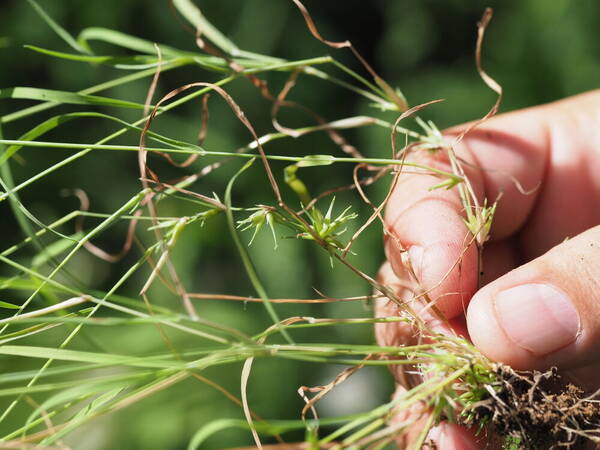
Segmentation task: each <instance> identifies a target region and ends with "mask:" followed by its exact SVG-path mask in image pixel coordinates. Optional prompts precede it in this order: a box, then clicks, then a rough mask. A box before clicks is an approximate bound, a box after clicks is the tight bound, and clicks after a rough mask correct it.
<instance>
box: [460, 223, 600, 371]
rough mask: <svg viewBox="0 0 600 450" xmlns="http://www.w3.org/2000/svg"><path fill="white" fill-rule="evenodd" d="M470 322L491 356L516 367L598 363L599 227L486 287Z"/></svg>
mask: <svg viewBox="0 0 600 450" xmlns="http://www.w3.org/2000/svg"><path fill="white" fill-rule="evenodd" d="M467 325H468V329H469V334H470V336H471V339H472V340H473V343H474V344H475V345H476V346H477V347H478V348H479V349H480V350H481V351H482V352H483V353H484V354H485V355H486V356H488V357H489V358H491V359H493V360H495V361H500V362H503V363H505V364H508V365H510V366H512V367H514V368H516V369H523V370H524V369H545V368H548V367H551V366H554V365H557V366H560V367H561V368H564V369H567V368H574V367H580V366H584V365H587V364H591V363H594V362H600V345H598V344H600V226H597V227H594V228H591V229H589V230H588V231H586V232H584V233H582V234H580V235H578V236H576V237H575V238H573V239H571V240H568V241H565V242H563V243H562V244H560V245H558V246H556V247H554V248H553V249H551V250H550V251H548V252H547V253H546V254H544V255H542V256H540V257H539V258H536V259H535V260H533V261H531V262H529V263H527V264H524V265H522V266H520V267H518V268H516V269H515V270H513V271H511V272H509V273H507V274H506V275H504V276H502V277H501V278H498V279H497V280H495V281H493V282H492V283H490V284H488V285H486V286H484V287H483V288H482V289H480V290H479V291H478V292H477V293H476V294H475V295H474V297H473V299H472V301H471V303H470V304H469V308H468V311H467Z"/></svg>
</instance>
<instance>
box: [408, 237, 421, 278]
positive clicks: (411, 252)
mask: <svg viewBox="0 0 600 450" xmlns="http://www.w3.org/2000/svg"><path fill="white" fill-rule="evenodd" d="M424 253H425V250H424V249H423V247H421V246H419V245H413V246H411V247H410V248H409V249H408V259H409V261H410V265H411V267H412V270H413V271H414V272H415V275H416V276H417V278H418V279H419V280H421V279H422V278H423V254H424Z"/></svg>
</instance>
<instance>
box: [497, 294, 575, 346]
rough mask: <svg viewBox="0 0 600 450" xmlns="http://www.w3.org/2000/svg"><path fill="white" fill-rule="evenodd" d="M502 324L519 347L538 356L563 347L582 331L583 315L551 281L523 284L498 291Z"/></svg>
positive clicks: (500, 321) (498, 308)
mask: <svg viewBox="0 0 600 450" xmlns="http://www.w3.org/2000/svg"><path fill="white" fill-rule="evenodd" d="M494 307H495V310H496V316H497V318H498V323H499V325H500V326H501V327H502V329H503V330H504V332H505V333H506V335H507V336H508V337H509V338H510V339H511V340H512V341H513V342H514V343H515V344H517V345H518V346H519V347H522V348H524V349H526V350H529V351H530V352H532V353H534V354H536V355H540V356H541V355H546V354H548V353H551V352H554V351H556V350H559V349H561V348H563V347H564V346H566V345H568V344H570V343H571V342H573V341H574V340H575V338H576V337H577V335H578V334H579V328H580V322H579V316H578V314H577V311H576V310H575V307H574V306H573V303H572V302H571V300H570V299H569V297H567V296H566V295H565V294H564V293H563V292H561V291H559V290H558V289H556V288H554V287H552V286H549V285H547V284H523V285H521V286H516V287H513V288H510V289H507V290H505V291H501V292H499V293H498V294H496V296H495V298H494Z"/></svg>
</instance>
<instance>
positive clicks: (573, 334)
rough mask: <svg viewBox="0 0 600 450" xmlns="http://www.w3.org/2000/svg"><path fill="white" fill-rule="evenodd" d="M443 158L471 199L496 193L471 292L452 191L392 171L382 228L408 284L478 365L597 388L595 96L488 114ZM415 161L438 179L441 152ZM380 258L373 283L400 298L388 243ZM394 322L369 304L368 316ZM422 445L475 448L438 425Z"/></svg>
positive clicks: (457, 431) (472, 252)
mask: <svg viewBox="0 0 600 450" xmlns="http://www.w3.org/2000/svg"><path fill="white" fill-rule="evenodd" d="M458 132H460V128H457V129H453V130H449V132H448V133H449V134H450V135H452V134H456V133H458ZM455 151H456V153H457V155H458V156H459V157H460V158H461V159H462V160H464V161H466V162H467V164H464V169H465V172H466V175H467V176H468V178H469V180H470V182H471V184H472V186H473V189H474V191H475V193H476V195H477V196H478V197H479V201H480V202H483V199H484V198H487V199H488V202H489V201H491V202H493V201H494V200H495V199H496V198H497V197H498V196H499V194H502V198H501V199H500V201H499V203H498V208H497V210H496V214H495V217H494V221H493V225H492V229H491V237H490V240H489V241H488V242H487V243H486V245H485V249H484V251H483V265H482V269H483V274H482V275H481V276H482V285H483V287H481V288H480V289H478V286H477V284H478V278H479V274H478V273H477V271H478V252H477V248H476V246H475V244H474V243H472V242H471V241H472V239H470V236H471V235H470V234H469V231H468V230H467V227H466V225H465V223H464V222H463V217H464V211H463V206H462V203H461V201H460V198H459V195H458V192H457V189H456V188H454V189H451V190H441V189H437V190H433V191H428V188H429V187H431V186H434V185H436V184H438V183H439V182H440V180H439V178H436V177H434V176H432V175H424V174H403V175H401V176H400V178H399V181H398V184H397V185H396V187H395V189H394V192H393V193H392V196H391V198H390V200H389V203H388V207H387V211H386V224H387V226H388V228H389V230H390V232H391V233H392V235H393V236H394V237H395V238H397V240H399V242H401V244H402V246H403V247H404V248H406V249H407V250H408V256H409V258H410V262H411V265H412V267H413V269H414V272H415V274H416V276H417V279H418V281H419V284H420V286H421V287H422V288H424V289H426V290H427V291H428V293H429V297H430V298H431V299H432V301H433V302H435V304H436V306H437V307H438V308H439V310H440V311H441V312H443V313H444V315H445V316H446V318H447V319H448V323H449V324H450V326H451V327H452V328H454V331H456V332H458V333H459V334H464V335H466V336H468V337H469V338H470V339H471V340H472V341H473V343H474V344H475V345H476V346H477V347H478V348H479V350H480V351H481V352H482V353H483V354H485V355H486V356H488V357H489V358H490V359H492V360H495V361H500V362H503V363H505V364H508V365H510V366H512V367H513V368H515V369H522V370H531V369H538V370H542V369H547V368H549V367H551V366H557V367H559V369H560V370H561V372H562V373H563V374H564V376H566V377H567V379H569V380H571V381H573V382H574V383H576V384H578V385H580V386H582V387H583V388H584V389H586V390H593V389H598V388H600V376H599V375H598V374H599V373H600V345H598V344H600V226H599V224H600V207H598V205H600V176H598V174H599V173H600V91H594V92H590V93H587V94H583V95H579V96H576V97H572V98H569V99H566V100H562V101H559V102H556V103H551V104H548V105H543V106H538V107H534V108H529V109H525V110H521V111H517V112H513V113H509V114H503V115H500V116H497V117H495V118H493V119H490V120H488V121H487V122H485V123H483V124H481V125H480V126H478V127H477V128H475V129H474V130H472V131H471V132H470V133H469V134H468V135H467V136H466V137H465V139H464V140H463V141H462V142H461V143H460V144H459V145H458V146H457V148H455ZM409 158H410V157H409ZM423 158H425V159H426V164H428V165H433V166H434V167H437V168H441V169H443V170H449V164H448V162H447V160H445V159H444V156H443V155H442V154H438V155H428V156H425V157H423V156H421V157H419V162H423ZM524 191H526V192H525V193H524ZM527 191H530V192H527ZM470 242H471V243H470ZM469 243H470V245H469ZM385 250H386V255H387V259H388V262H387V263H386V264H384V266H383V267H382V269H381V271H380V281H381V282H382V283H384V284H386V285H388V286H396V287H397V291H398V292H397V293H398V295H400V296H401V297H402V298H406V295H405V294H406V293H405V292H403V290H404V289H405V288H404V287H403V286H406V284H407V282H409V281H410V280H409V277H408V275H407V273H406V269H405V266H404V265H403V263H402V251H401V248H400V247H399V246H398V245H397V242H395V239H389V238H388V239H386V244H385ZM457 261H460V262H459V263H458V264H457ZM397 314H398V309H397V307H396V305H395V304H393V303H391V302H389V301H379V303H378V306H377V315H378V316H392V315H397ZM410 333H411V330H410V328H409V327H406V326H404V325H402V326H399V325H394V324H379V325H377V328H376V334H377V338H378V341H379V343H380V344H382V345H401V344H403V343H406V342H407V341H409V340H410V339H411V336H410ZM398 381H400V380H398ZM399 389H400V390H402V389H403V388H402V387H399ZM431 437H432V439H433V440H434V441H435V442H436V443H437V448H438V449H440V450H450V449H472V448H483V446H484V445H485V443H482V442H477V440H476V439H475V438H474V437H473V436H472V435H471V434H470V433H469V432H468V431H466V430H463V429H461V428H459V427H458V426H455V425H449V424H442V425H441V426H440V427H438V428H437V430H433V432H432V433H431ZM408 439H409V440H410V435H409V436H408Z"/></svg>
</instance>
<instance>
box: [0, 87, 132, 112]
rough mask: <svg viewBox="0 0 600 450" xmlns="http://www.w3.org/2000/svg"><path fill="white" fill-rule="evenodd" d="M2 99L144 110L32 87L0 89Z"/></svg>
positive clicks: (85, 96) (123, 102)
mask: <svg viewBox="0 0 600 450" xmlns="http://www.w3.org/2000/svg"><path fill="white" fill-rule="evenodd" d="M2 98H12V99H24V100H39V101H44V102H56V103H66V104H73V105H99V106H114V107H118V108H133V109H144V105H143V104H141V103H135V102H128V101H126V100H118V99H113V98H108V97H100V96H97V95H87V94H77V93H74V92H68V91H57V90H54V89H40V88H33V87H11V88H4V89H0V99H2Z"/></svg>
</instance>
